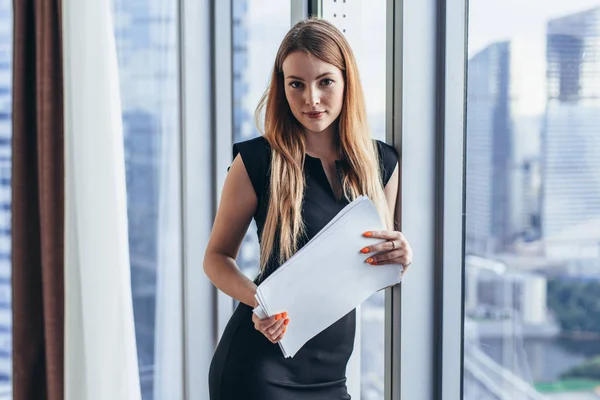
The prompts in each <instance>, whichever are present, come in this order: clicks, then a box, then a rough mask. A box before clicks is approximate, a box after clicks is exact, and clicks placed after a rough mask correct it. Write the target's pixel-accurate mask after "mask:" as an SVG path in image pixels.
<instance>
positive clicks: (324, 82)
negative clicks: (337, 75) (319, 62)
mask: <svg viewBox="0 0 600 400" xmlns="http://www.w3.org/2000/svg"><path fill="white" fill-rule="evenodd" d="M321 83H322V84H323V85H325V86H329V85H331V84H332V83H333V81H332V80H331V79H323V80H322V81H321Z"/></svg>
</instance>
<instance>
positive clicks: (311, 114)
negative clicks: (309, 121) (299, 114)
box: [304, 111, 325, 119]
mask: <svg viewBox="0 0 600 400" xmlns="http://www.w3.org/2000/svg"><path fill="white" fill-rule="evenodd" d="M304 114H305V115H306V116H307V117H308V118H313V119H318V118H321V117H322V116H323V115H324V114H325V111H316V112H314V111H312V112H307V113H304Z"/></svg>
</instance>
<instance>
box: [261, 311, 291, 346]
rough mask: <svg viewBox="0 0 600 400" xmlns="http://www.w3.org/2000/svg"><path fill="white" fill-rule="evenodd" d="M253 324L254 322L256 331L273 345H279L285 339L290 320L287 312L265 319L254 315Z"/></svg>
mask: <svg viewBox="0 0 600 400" xmlns="http://www.w3.org/2000/svg"><path fill="white" fill-rule="evenodd" d="M252 322H254V329H256V330H257V331H259V332H261V333H262V334H263V335H265V337H266V338H267V339H269V341H270V342H271V343H277V342H279V341H280V340H281V339H283V335H285V330H286V329H287V324H289V323H290V319H289V318H288V316H287V312H284V313H281V314H275V315H273V316H272V317H270V318H265V319H259V318H258V316H257V315H256V314H254V313H252Z"/></svg>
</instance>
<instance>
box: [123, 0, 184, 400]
mask: <svg viewBox="0 0 600 400" xmlns="http://www.w3.org/2000/svg"><path fill="white" fill-rule="evenodd" d="M113 5H114V25H115V26H114V28H115V38H116V45H117V56H118V62H119V75H120V86H121V103H122V110H123V136H124V146H125V164H126V165H125V168H126V183H127V208H128V210H127V211H128V219H129V250H130V260H131V286H132V292H133V308H134V318H135V331H136V340H137V352H138V363H139V372H140V384H141V389H142V398H143V399H154V398H182V394H181V392H180V390H181V386H180V385H181V376H182V374H183V371H182V368H183V358H182V343H181V337H182V333H181V329H182V322H181V314H182V304H181V297H182V296H181V270H182V261H181V206H180V204H181V201H180V193H181V190H180V183H179V182H180V168H179V165H180V155H179V154H180V153H179V152H180V141H179V140H180V129H179V65H178V41H177V31H178V26H177V12H178V10H177V2H176V1H174V0H161V1H158V2H156V1H148V0H137V1H130V0H114V3H113Z"/></svg>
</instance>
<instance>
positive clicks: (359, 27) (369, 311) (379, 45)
mask: <svg viewBox="0 0 600 400" xmlns="http://www.w3.org/2000/svg"><path fill="white" fill-rule="evenodd" d="M386 6H387V2H386V1H385V0H374V1H371V2H364V1H362V2H354V1H349V2H346V1H333V0H328V1H323V18H324V19H326V20H328V21H329V22H331V23H333V24H334V25H335V26H336V27H337V28H338V29H339V30H340V31H342V33H343V34H344V35H345V36H346V39H347V40H348V42H349V43H350V46H351V47H352V51H353V53H354V56H355V57H356V62H357V64H358V69H359V74H360V79H361V83H362V86H363V90H364V95H365V105H366V108H367V118H368V123H369V128H370V131H371V135H372V137H373V138H375V139H379V140H382V141H385V112H386V101H385V100H386V78H385V77H386V64H385V62H386V43H387V42H386ZM359 310H360V318H359V319H358V321H359V322H358V326H357V339H358V340H357V344H358V345H357V346H355V349H354V351H355V353H357V354H355V355H354V356H353V357H358V359H359V360H360V365H359V368H357V372H356V373H357V374H359V375H360V385H359V386H360V396H361V398H362V399H363V400H378V399H382V398H383V397H384V389H385V385H384V383H385V376H384V368H385V352H384V351H385V330H384V327H385V292H384V291H381V292H378V293H375V294H374V295H373V296H371V297H370V298H368V299H367V300H366V301H365V302H364V303H363V304H362V305H361V307H360V308H359ZM350 364H351V365H350V366H349V370H348V379H349V380H350V379H352V378H355V379H356V378H358V377H355V376H354V373H353V372H354V371H353V370H352V362H351V363H350ZM349 384H350V385H352V384H353V382H349Z"/></svg>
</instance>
